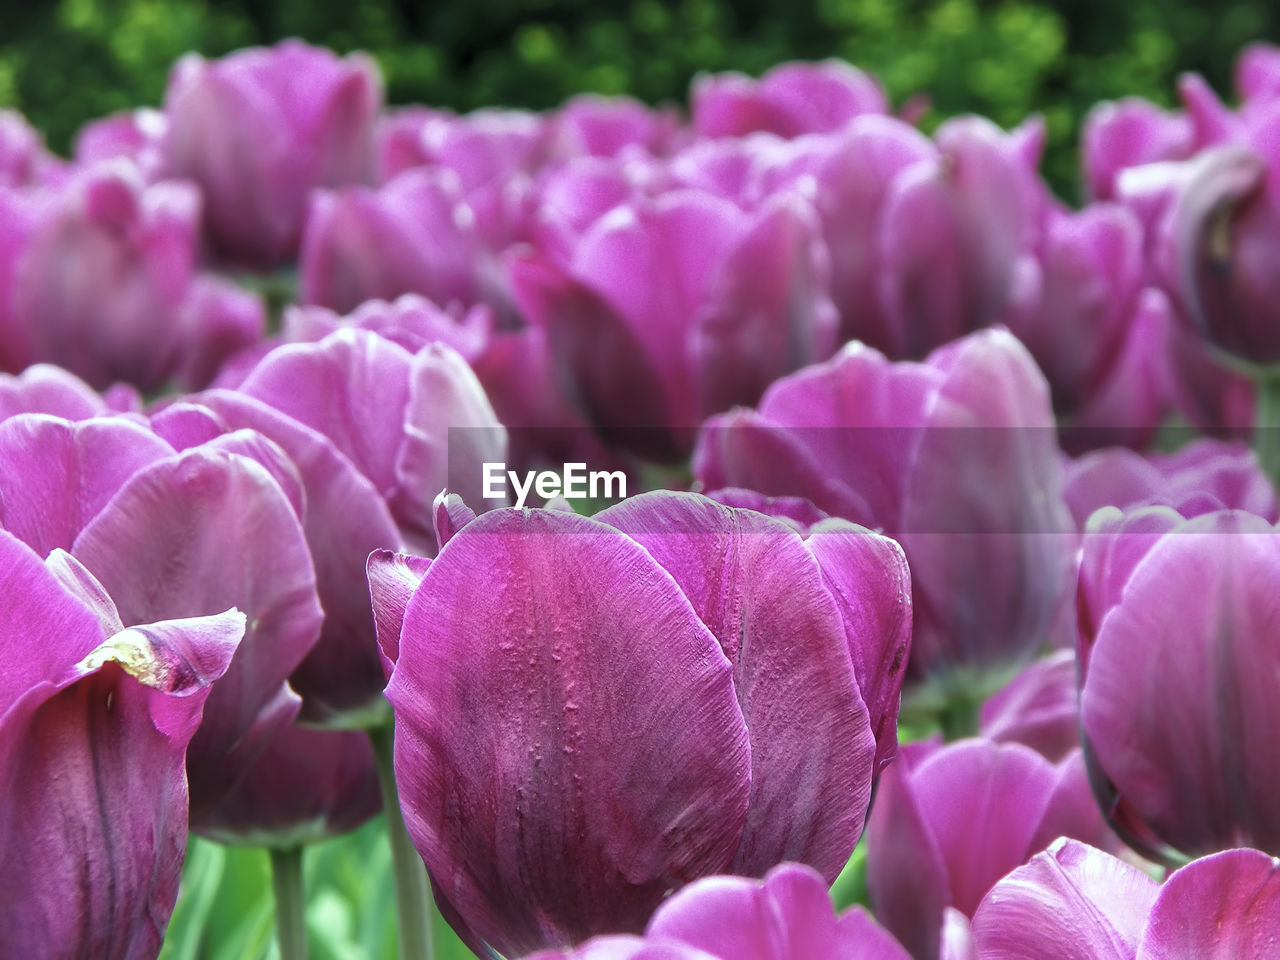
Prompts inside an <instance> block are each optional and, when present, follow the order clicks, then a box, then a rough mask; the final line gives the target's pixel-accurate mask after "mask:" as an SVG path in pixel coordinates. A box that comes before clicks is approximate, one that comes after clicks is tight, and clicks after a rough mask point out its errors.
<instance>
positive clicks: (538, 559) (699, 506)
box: [370, 493, 910, 955]
mask: <svg viewBox="0 0 1280 960" xmlns="http://www.w3.org/2000/svg"><path fill="white" fill-rule="evenodd" d="M388 562H390V561H389V560H388V559H387V558H386V557H385V556H381V555H375V556H374V557H373V558H371V561H370V567H371V575H370V580H371V584H372V586H373V588H374V609H375V611H376V612H377V614H378V618H379V634H380V637H381V638H382V640H383V651H384V653H385V654H386V655H387V657H388V659H394V660H395V667H394V672H393V673H392V676H391V681H390V683H389V684H388V686H387V699H388V700H390V702H391V704H392V706H393V708H394V709H395V713H396V728H397V735H396V753H395V766H396V777H397V783H398V785H399V788H400V797H401V802H402V806H403V808H404V812H405V822H406V825H407V826H408V829H409V833H410V836H412V837H413V839H414V843H415V845H416V846H417V848H418V850H419V852H420V853H421V854H422V855H423V859H424V860H425V861H426V864H427V867H428V869H429V870H430V872H431V875H432V877H433V879H434V882H435V884H436V885H437V893H438V897H439V899H440V900H441V901H442V902H443V904H444V909H445V910H446V915H449V916H452V917H454V918H455V920H456V922H455V927H457V926H462V927H464V928H465V934H466V936H467V937H468V942H472V943H478V942H481V941H483V942H486V943H488V944H490V945H491V946H492V947H493V948H494V949H496V950H498V951H500V952H502V953H505V954H514V955H520V954H522V953H527V952H529V951H531V950H536V949H540V948H545V947H563V946H569V945H572V944H574V943H577V942H579V941H581V940H584V939H586V938H588V937H590V936H592V935H597V934H602V933H614V932H636V931H638V930H640V929H641V928H642V927H643V925H644V923H645V921H646V920H647V919H648V917H649V914H650V913H651V912H652V911H653V909H654V908H655V907H656V906H657V905H658V903H659V902H660V901H661V900H662V899H663V897H664V896H665V895H666V894H667V893H668V892H669V891H670V890H672V889H674V888H676V887H679V886H681V885H683V884H685V883H687V882H689V881H691V880H694V879H697V878H698V877H701V876H706V875H709V874H714V873H722V872H726V871H732V872H735V873H740V874H745V875H749V876H759V875H761V874H763V873H764V872H765V871H767V870H768V869H769V868H770V867H772V866H774V865H776V864H777V863H780V862H782V861H785V860H798V861H801V862H805V863H808V864H810V865H812V866H813V867H815V868H816V869H817V870H818V872H819V873H820V874H822V875H823V876H824V877H826V878H827V879H828V880H830V879H831V878H833V877H835V875H836V874H837V873H838V872H839V871H840V869H841V868H842V867H843V866H844V863H845V861H846V860H847V858H848V856H849V854H850V852H851V851H852V849H853V846H854V844H855V843H856V841H857V838H858V835H859V833H860V832H861V829H862V824H863V820H864V818H865V815H866V807H867V803H868V802H869V800H870V791H871V785H872V781H873V779H874V776H875V772H876V754H877V730H876V723H875V720H874V719H873V715H872V713H871V712H870V711H871V710H874V711H876V712H877V713H879V714H880V716H881V717H884V716H889V717H890V718H891V717H892V715H893V712H894V711H896V698H897V683H898V679H899V678H900V676H901V664H902V661H903V660H904V658H905V653H906V642H907V633H908V630H909V626H908V621H909V618H910V605H909V599H908V596H909V594H908V589H907V582H906V580H907V578H906V570H905V564H904V561H903V559H902V555H901V553H900V551H899V550H898V549H897V548H896V546H895V545H894V544H893V543H892V542H891V541H889V540H887V539H885V538H883V537H879V536H877V535H875V534H872V533H870V532H869V531H865V530H862V529H860V528H857V527H853V526H851V525H849V524H845V523H840V522H828V523H827V524H825V525H823V526H822V527H821V528H820V529H819V530H817V531H815V532H814V534H813V535H812V536H811V537H810V538H809V540H807V541H806V540H804V539H802V538H801V537H800V535H799V534H797V533H796V532H795V531H793V530H791V529H789V528H787V527H786V526H784V525H782V524H779V523H777V522H775V521H773V520H771V519H769V518H767V517H765V516H763V515H761V514H756V513H753V512H751V511H747V510H734V509H731V508H727V507H722V506H719V505H717V504H715V503H713V502H712V501H709V500H706V499H705V498H700V497H698V496H697V495H694V494H674V493H653V494H646V495H643V496H640V497H636V498H632V499H630V500H626V501H623V502H622V503H621V504H619V505H618V506H615V507H612V508H610V509H608V510H605V511H603V512H602V513H600V514H597V515H596V517H595V518H594V519H588V518H584V517H579V516H576V515H574V514H572V513H568V512H563V511H558V510H532V511H530V510H526V511H523V512H522V511H518V510H502V511H492V512H490V513H487V514H483V515H481V516H480V517H479V518H478V519H476V520H473V521H471V522H470V523H468V524H466V525H465V526H463V527H462V528H461V529H460V530H458V531H457V532H456V533H454V534H453V535H452V537H451V538H450V539H448V541H447V543H445V545H444V546H443V547H442V549H441V550H440V553H439V555H438V556H437V557H436V558H435V559H434V560H432V561H431V563H430V565H429V566H428V567H427V568H426V572H425V575H423V576H422V577H421V583H420V584H419V585H417V587H416V589H413V588H414V581H415V579H416V577H417V574H416V573H413V572H412V571H411V570H406V571H405V572H403V573H402V574H401V575H391V574H389V573H385V572H384V571H382V570H381V569H380V567H382V566H383V565H385V564H386V563H388ZM477 571H493V572H494V574H495V576H494V577H493V578H492V579H487V578H485V577H484V576H477ZM411 589H412V593H409V592H408V591H409V590H411ZM406 597H407V599H406ZM531 598H533V599H531ZM401 609H403V622H402V624H401V630H400V632H399V637H398V649H397V647H396V646H395V645H393V644H392V643H389V642H387V639H388V637H389V636H393V635H394V633H395V631H394V622H395V619H396V614H398V612H399V611H400V610H401ZM384 626H386V627H387V632H386V633H384V631H383V627H384ZM606 638H607V642H606ZM863 671H866V672H865V673H864V672H863ZM863 690H866V691H868V693H867V694H866V695H865V696H864V694H863V693H862V692H861V691H863ZM482 702H483V703H487V704H490V705H493V704H501V709H497V710H483V711H477V710H473V709H470V708H469V707H468V706H467V705H468V704H475V703H482ZM881 726H882V730H881V734H882V735H884V736H886V737H888V736H889V735H890V734H889V733H888V732H887V731H886V730H884V729H883V726H884V725H881ZM887 727H888V730H890V731H891V730H892V727H893V723H892V719H890V720H889V722H888V724H887Z"/></svg>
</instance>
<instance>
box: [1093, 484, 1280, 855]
mask: <svg viewBox="0 0 1280 960" xmlns="http://www.w3.org/2000/svg"><path fill="white" fill-rule="evenodd" d="M1277 575H1280V538H1277V536H1276V530H1275V528H1274V527H1273V526H1272V525H1271V524H1270V523H1268V522H1267V521H1266V520H1264V519H1262V518H1260V517H1257V516H1254V515H1252V514H1249V513H1245V512H1243V511H1238V510H1224V511H1217V512H1213V513H1206V514H1203V515H1201V516H1198V517H1195V518H1192V519H1183V517H1181V516H1180V515H1179V514H1178V513H1176V512H1175V511H1174V510H1172V509H1170V508H1167V507H1148V508H1145V509H1139V510H1136V511H1132V512H1130V513H1127V514H1122V513H1121V512H1120V511H1118V510H1114V509H1104V510H1100V511H1098V512H1097V513H1095V514H1094V515H1093V517H1092V518H1091V519H1090V522H1089V528H1088V531H1087V533H1086V536H1085V548H1084V555H1083V560H1082V563H1081V568H1080V588H1079V589H1080V592H1079V601H1078V606H1079V610H1080V661H1081V689H1080V716H1081V725H1082V729H1083V732H1084V736H1085V739H1086V745H1087V747H1088V750H1089V759H1090V763H1091V765H1092V768H1093V772H1094V774H1095V776H1094V782H1095V787H1096V789H1097V792H1098V796H1099V802H1100V803H1101V804H1102V807H1103V810H1104V811H1105V812H1106V813H1107V816H1108V818H1109V819H1110V820H1111V822H1112V824H1113V825H1114V826H1115V828H1116V830H1117V832H1118V833H1119V834H1120V835H1121V836H1122V837H1123V838H1124V839H1125V840H1126V841H1127V842H1129V843H1130V845H1131V846H1133V847H1134V848H1135V849H1136V850H1138V851H1139V852H1140V853H1142V854H1143V855H1144V856H1148V857H1151V858H1153V859H1161V860H1165V861H1176V860H1178V859H1179V858H1185V857H1188V856H1199V855H1203V854H1206V853H1211V852H1213V851H1216V850H1222V849H1226V848H1228V847H1233V846H1241V845H1248V846H1253V847H1257V848H1259V849H1261V850H1267V851H1272V850H1274V851H1278V852H1280V819H1278V818H1277V817H1276V815H1275V814H1274V809H1275V804H1274V803H1272V802H1271V799H1270V798H1271V795H1272V793H1273V792H1274V791H1273V781H1274V776H1275V769H1274V765H1273V764H1271V763H1270V762H1269V758H1270V757H1271V756H1272V754H1271V753H1270V752H1269V749H1268V746H1267V744H1268V742H1269V740H1268V737H1269V736H1270V731H1271V730H1273V729H1274V724H1276V723H1280V717H1278V716H1275V714H1276V701H1275V697H1274V696H1272V694H1271V691H1270V688H1269V686H1268V680H1269V677H1270V667H1269V666H1268V664H1270V663H1271V662H1273V661H1274V659H1275V657H1276V652H1275V649H1274V648H1275V643H1274V639H1273V638H1274V637H1275V636H1276V632H1275V629H1274V625H1273V621H1274V612H1273V606H1274V604H1273V591H1272V588H1271V584H1272V583H1273V582H1274V581H1273V578H1274V577H1275V576H1277ZM1170 703H1176V704H1178V709H1177V712H1176V713H1170V712H1169V709H1168V705H1169V704H1170ZM1244 718H1248V719H1247V722H1246V720H1245V719H1244Z"/></svg>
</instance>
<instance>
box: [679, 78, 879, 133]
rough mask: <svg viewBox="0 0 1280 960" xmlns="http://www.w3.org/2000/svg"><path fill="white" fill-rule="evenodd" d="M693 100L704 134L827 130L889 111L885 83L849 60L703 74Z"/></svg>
mask: <svg viewBox="0 0 1280 960" xmlns="http://www.w3.org/2000/svg"><path fill="white" fill-rule="evenodd" d="M689 99H690V101H691V104H692V106H691V113H692V121H693V127H694V130H695V131H696V132H697V134H698V135H699V136H703V137H741V136H745V135H746V134H749V133H754V132H756V131H765V132H768V133H776V134H778V135H779V136H783V137H796V136H799V135H801V134H804V133H827V132H830V131H833V130H838V129H840V128H841V127H843V126H844V125H845V124H846V123H848V122H849V121H850V120H852V119H853V118H854V117H858V116H863V115H865V114H885V113H888V112H889V102H888V99H887V98H886V97H885V94H884V90H883V89H881V87H880V84H879V83H878V82H877V81H876V80H875V79H873V78H872V77H870V76H868V75H867V74H865V73H863V72H862V71H861V70H859V69H858V68H857V67H854V66H851V65H850V64H848V63H845V62H844V61H843V60H825V61H823V62H821V63H784V64H782V65H780V66H777V67H774V68H773V69H772V70H770V71H769V72H768V73H766V74H764V76H762V77H761V78H760V79H759V80H752V79H751V78H749V77H746V76H744V75H742V74H740V73H721V74H710V75H708V74H703V75H701V76H699V77H697V78H695V80H694V82H693V89H692V90H691V91H690V94H689Z"/></svg>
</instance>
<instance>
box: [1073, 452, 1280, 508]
mask: <svg viewBox="0 0 1280 960" xmlns="http://www.w3.org/2000/svg"><path fill="white" fill-rule="evenodd" d="M1063 496H1064V497H1065V498H1066V501H1067V505H1068V506H1069V507H1070V508H1071V514H1072V516H1074V517H1075V519H1076V523H1077V524H1078V525H1079V526H1080V528H1081V529H1082V530H1083V529H1084V528H1085V524H1086V522H1087V521H1088V519H1089V517H1090V516H1091V515H1092V514H1093V512H1094V511H1095V510H1098V509H1100V508H1102V507H1118V508H1120V509H1121V510H1129V509H1132V508H1136V507H1141V506H1166V507H1172V508H1173V509H1174V510H1177V511H1178V512H1179V513H1181V514H1182V515H1183V516H1184V517H1193V516H1199V515H1200V514H1202V513H1212V512H1213V511H1215V510H1245V511H1247V512H1249V513H1255V514H1257V515H1258V516H1260V517H1265V518H1266V519H1268V520H1270V521H1272V522H1274V521H1276V520H1280V498H1277V495H1276V489H1275V486H1274V485H1273V484H1272V483H1271V481H1270V480H1269V479H1268V478H1267V475H1266V474H1265V473H1263V472H1262V468H1261V467H1260V466H1259V465H1258V458H1257V455H1256V454H1254V452H1253V451H1252V450H1250V449H1249V448H1248V447H1246V446H1244V445H1243V444H1240V443H1225V442H1223V441H1219V440H1211V439H1200V440H1195V441H1193V442H1191V443H1189V444H1187V445H1186V446H1185V447H1183V448H1182V449H1181V450H1179V451H1177V452H1176V453H1171V454H1148V455H1146V456H1143V455H1141V454H1138V453H1135V452H1133V451H1132V450H1123V449H1107V450H1096V451H1094V452H1093V453H1090V454H1086V455H1085V456H1083V457H1080V458H1079V459H1078V460H1072V461H1069V462H1068V463H1067V465H1066V483H1065V485H1064V487H1063Z"/></svg>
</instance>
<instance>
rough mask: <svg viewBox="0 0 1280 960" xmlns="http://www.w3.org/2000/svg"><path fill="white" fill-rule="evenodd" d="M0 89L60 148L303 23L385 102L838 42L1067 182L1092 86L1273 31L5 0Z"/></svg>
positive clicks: (994, 12)
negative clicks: (1008, 130) (99, 119)
mask: <svg viewBox="0 0 1280 960" xmlns="http://www.w3.org/2000/svg"><path fill="white" fill-rule="evenodd" d="M0 23H3V24H4V27H3V32H2V33H0V104H5V105H10V106H17V107H19V108H20V109H22V110H23V111H24V112H25V113H27V114H28V116H29V117H30V118H31V119H32V121H33V122H34V123H35V124H36V125H37V126H38V127H40V128H41V129H43V130H44V131H46V133H47V135H48V139H49V142H50V144H51V145H52V146H53V147H55V148H57V149H59V150H65V149H66V148H67V147H68V145H69V143H70V142H71V138H72V136H73V134H74V132H75V130H76V129H77V128H78V127H79V125H80V124H81V123H83V122H84V121H85V120H87V119H90V118H92V117H95V116H100V115H102V114H106V113H109V112H112V111H116V110H121V109H125V108H127V107H131V106H137V105H142V104H158V103H159V102H160V100H161V97H162V95H163V90H164V83H165V77H166V74H167V72H168V69H169V65H170V64H171V63H172V61H173V60H174V59H175V58H176V57H178V56H179V55H180V54H182V53H183V52H184V51H187V50H193V49H194V50H200V51H202V52H204V53H207V54H220V53H224V52H226V51H228V50H232V49H234V48H236V47H240V46H244V45H248V44H257V43H268V42H271V41H273V40H276V39H279V38H281V37H285V36H300V37H303V38H305V39H307V40H310V41H312V42H315V43H321V44H326V45H329V46H331V47H334V48H336V49H338V50H342V51H346V50H352V49H357V48H360V49H365V50H368V51H370V52H372V53H373V54H374V55H375V56H376V57H377V59H378V61H379V62H380V63H381V65H382V69H383V71H384V73H385V75H386V78H387V89H388V94H389V98H390V100H391V102H393V103H410V102H419V103H429V104H434V105H443V106H452V107H456V108H459V109H469V108H473V107H479V106H483V105H495V104H501V105H509V106H528V107H548V106H551V105H553V104H555V103H557V102H559V101H561V100H563V99H565V98H566V97H568V96H570V95H572V94H574V93H577V92H580V91H583V90H593V91H598V92H602V93H624V92H626V93H632V94H635V95H636V96H639V97H641V98H643V99H645V100H648V101H651V102H658V101H663V100H670V101H676V102H682V101H683V99H684V96H685V93H686V91H687V89H688V83H689V79H690V77H692V76H693V75H694V74H695V73H696V72H697V71H698V70H724V69H738V70H743V71H746V72H750V73H759V72H760V71H762V70H764V69H766V68H767V67H769V66H770V65H772V64H774V63H777V62H778V61H781V60H785V59H788V58H806V59H816V58H821V57H827V56H840V57H845V58H847V59H849V60H851V61H853V62H854V63H856V64H858V65H859V66H862V67H864V68H865V69H868V70H870V71H872V72H874V73H875V74H877V75H878V76H879V77H880V78H881V79H882V80H883V82H884V83H885V85H886V86H887V88H888V90H889V92H890V94H891V95H892V96H893V98H894V100H895V102H901V101H902V100H903V99H905V98H906V97H907V96H909V95H911V94H912V93H915V92H916V91H927V92H928V93H929V94H930V96H931V97H932V100H933V103H934V107H935V109H934V111H933V113H932V114H931V116H930V118H929V120H928V122H927V123H926V125H929V124H931V123H936V122H937V121H938V120H939V119H941V118H942V117H945V116H947V115H950V114H953V113H958V112H966V111H976V112H980V113H984V114H987V115H988V116H990V117H992V118H993V119H995V120H996V121H997V122H999V123H1001V124H1004V125H1006V126H1008V125H1012V124H1015V123H1017V122H1018V121H1019V120H1020V119H1021V118H1023V117H1024V116H1026V115H1027V114H1028V113H1030V112H1032V111H1039V112H1041V113H1043V114H1044V115H1045V118H1046V120H1047V122H1048V127H1049V134H1050V152H1049V157H1048V160H1047V163H1046V172H1047V174H1048V176H1049V177H1050V179H1051V181H1052V182H1053V183H1054V185H1055V187H1056V188H1057V189H1058V190H1059V192H1060V193H1062V194H1063V195H1064V196H1066V197H1068V198H1073V197H1074V196H1075V194H1076V172H1075V168H1076V159H1075V157H1076V136H1077V131H1078V126H1079V121H1080V119H1081V118H1082V117H1083V115H1084V112H1085V111H1086V110H1087V109H1088V107H1089V105H1090V104H1092V103H1094V102H1095V101H1097V100H1099V99H1107V98H1114V97H1117V96H1123V95H1125V94H1141V95H1143V96H1146V97H1150V98H1152V99H1154V100H1156V101H1159V102H1163V103H1170V102H1171V101H1172V96H1173V84H1174V81H1175V78H1176V76H1177V74H1178V73H1179V72H1181V71H1183V70H1199V71H1201V72H1203V73H1205V74H1206V75H1207V76H1208V77H1209V79H1210V81H1211V82H1212V83H1213V84H1214V85H1215V86H1216V87H1217V88H1218V89H1219V90H1222V91H1228V90H1229V89H1230V81H1231V65H1232V62H1233V60H1234V56H1235V53H1236V51H1237V50H1238V49H1239V47H1240V46H1241V45H1243V44H1244V43H1245V42H1247V41H1249V40H1251V39H1255V38H1262V37H1275V36H1277V30H1278V29H1280V5H1275V4H1271V3H1268V2H1265V0H1234V2H1232V0H1228V2H1224V3H1216V4H1207V3H1194V2H1190V0H1134V2H1130V3H1123V4H1122V3H1116V2H1114V0H1110V2H1103V0H1082V2H1076V3H1056V4H1051V3H1034V2H1028V0H1004V2H983V0H907V2H897V0H818V2H816V3H812V4H808V5H805V4H794V3H785V4H780V3H764V2H761V0H754V2H751V0H748V2H739V3H732V4H731V3H729V2H728V0H674V2H672V0H633V2H630V3H618V4H613V3H610V4H601V3H596V2H594V0H467V2H438V3H415V2H395V0H365V2H358V3H347V4H333V3H315V2H313V0H274V2H272V0H207V2H196V0H115V2H103V0H59V2H56V3H41V4H32V3H29V2H24V0H19V2H15V0H3V2H0Z"/></svg>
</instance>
